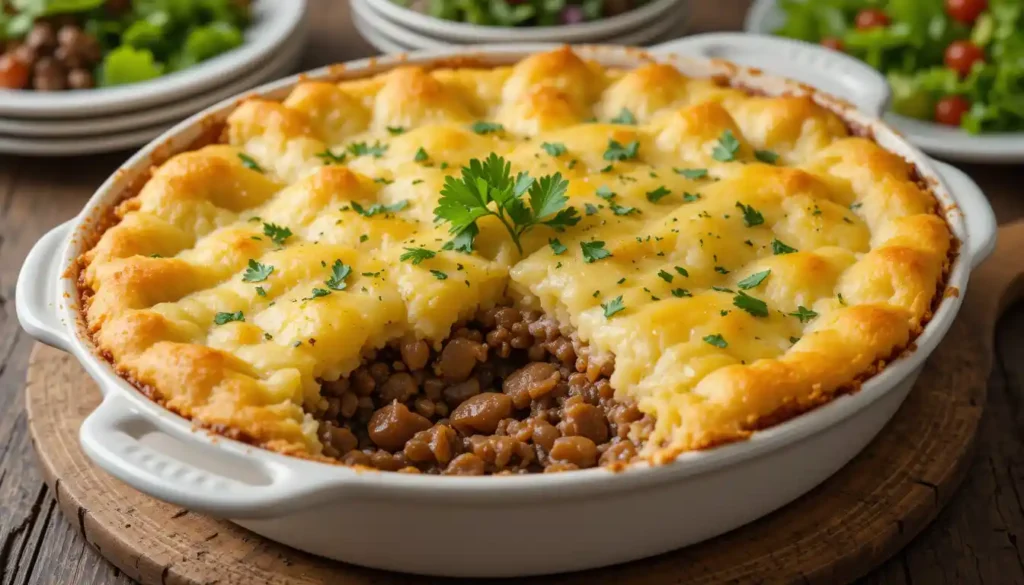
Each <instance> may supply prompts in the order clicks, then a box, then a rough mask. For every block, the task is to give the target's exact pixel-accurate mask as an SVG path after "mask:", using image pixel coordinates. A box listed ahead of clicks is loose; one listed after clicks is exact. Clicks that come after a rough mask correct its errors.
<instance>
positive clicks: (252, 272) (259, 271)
mask: <svg viewBox="0 0 1024 585" xmlns="http://www.w3.org/2000/svg"><path fill="white" fill-rule="evenodd" d="M272 272H274V267H273V266H267V265H266V264H260V263H259V262H257V261H256V260H253V259H252V258H250V259H249V267H248V268H246V269H245V272H244V273H243V274H242V282H263V281H264V280H266V279H267V277H269V276H270V274H271V273H272Z"/></svg>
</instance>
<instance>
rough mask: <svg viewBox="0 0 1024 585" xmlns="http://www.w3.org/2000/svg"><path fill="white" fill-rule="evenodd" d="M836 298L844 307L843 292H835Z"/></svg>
mask: <svg viewBox="0 0 1024 585" xmlns="http://www.w3.org/2000/svg"><path fill="white" fill-rule="evenodd" d="M836 298H837V299H839V304H840V305H842V306H844V307H845V306H846V299H844V298H843V293H837V294H836Z"/></svg>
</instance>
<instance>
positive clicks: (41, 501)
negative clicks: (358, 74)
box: [0, 0, 1024, 585]
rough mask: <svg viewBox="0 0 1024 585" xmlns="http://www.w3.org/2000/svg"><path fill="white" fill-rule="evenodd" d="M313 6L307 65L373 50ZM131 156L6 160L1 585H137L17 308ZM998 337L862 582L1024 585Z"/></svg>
mask: <svg viewBox="0 0 1024 585" xmlns="http://www.w3.org/2000/svg"><path fill="white" fill-rule="evenodd" d="M309 1H310V4H311V9H312V10H311V12H312V14H311V25H312V31H311V37H310V41H309V44H308V46H307V49H306V53H305V60H304V66H307V67H313V66H316V65H320V64H324V63H329V62H336V61H344V60H347V59H353V58H358V57H362V56H366V55H369V54H372V53H373V50H372V49H371V48H370V47H369V46H368V45H366V44H365V43H364V42H363V41H362V39H360V38H359V37H358V34H357V33H356V32H355V31H354V29H353V28H352V27H351V25H350V21H349V14H348V6H347V2H345V1H344V0H309ZM748 3H749V2H748V1H747V0H715V1H714V2H711V1H708V0H693V2H692V6H693V9H694V12H695V17H694V19H693V21H692V23H691V28H690V30H691V31H706V30H734V29H737V28H738V27H739V26H740V23H741V21H742V16H743V13H744V11H745V10H746V7H747V5H748ZM128 154H129V153H127V152H125V153H117V154H113V155H107V156H99V157H87V158H77V159H64V160H52V159H29V158H20V157H9V156H3V157H0V585H29V584H32V585H36V584H44V583H45V584H60V585H65V584H79V583H81V584H83V585H115V584H116V585H128V584H131V583H132V580H131V579H129V578H128V577H127V576H126V575H124V574H123V573H121V571H120V570H118V569H116V568H115V567H113V566H112V565H110V564H108V563H107V562H106V561H105V560H104V559H103V558H102V557H101V556H100V555H99V554H97V553H96V551H95V550H93V549H92V548H90V547H89V546H88V545H87V544H86V543H85V541H84V540H83V539H82V537H81V536H80V534H79V532H80V528H81V525H80V522H79V519H78V518H77V517H70V518H65V517H64V516H63V515H62V514H61V513H60V509H59V507H58V506H57V503H56V501H55V499H54V497H53V495H52V493H51V492H50V490H49V489H48V488H47V487H46V484H45V483H44V482H43V480H42V475H41V473H40V471H39V470H38V468H37V464H36V461H35V458H34V455H33V451H32V446H31V444H30V439H29V436H28V432H27V424H26V414H25V408H24V400H23V389H24V383H25V375H26V371H27V367H28V360H29V353H30V351H31V348H32V340H31V339H29V338H28V337H27V335H25V333H24V332H23V331H21V329H20V327H19V326H18V324H17V319H16V317H15V315H14V302H13V300H14V299H13V297H14V285H15V281H16V278H17V273H18V270H19V268H20V266H21V263H22V261H23V260H24V258H25V255H26V254H27V253H28V250H29V248H30V247H31V246H32V244H33V243H34V242H35V241H36V239H37V238H38V237H39V236H41V235H42V234H43V233H44V232H45V231H46V230H48V229H50V228H52V227H54V226H56V225H57V224H59V223H61V222H62V221H64V220H66V219H68V218H70V217H72V216H73V215H74V214H75V213H76V212H77V211H78V210H79V209H80V208H81V206H82V204H83V203H84V202H85V200H86V199H87V198H88V197H89V195H90V194H91V193H92V191H93V190H94V189H95V188H96V187H97V186H98V185H99V184H100V182H101V181H102V180H103V179H104V178H106V177H107V176H108V175H109V174H110V173H111V172H112V171H113V170H114V169H115V168H116V166H117V165H118V164H119V163H120V162H121V161H123V160H124V159H125V158H126V157H127V156H128ZM960 168H962V169H963V170H965V171H966V172H967V173H968V174H970V175H971V176H972V177H973V178H974V179H975V180H976V181H977V182H978V183H979V184H980V185H981V186H982V188H983V189H984V190H985V192H986V193H987V194H988V196H989V197H990V199H991V201H992V204H993V207H994V208H995V210H996V214H997V217H998V218H999V220H1000V223H1008V222H1010V221H1013V220H1015V219H1019V218H1022V217H1024V193H1022V187H1021V186H1022V185H1024V167H1021V166H1020V165H1017V166H1002V167H999V166H984V165H961V166H960ZM1021 246H1024V242H1022V243H1021V244H1020V245H1018V246H1017V248H1016V249H1017V250H1020V248H1021ZM1016 257H1017V258H1019V257H1020V254H1019V252H1018V254H1017V256H1016ZM1011 262H1012V257H1011ZM1018 262H1020V260H1018ZM994 340H995V343H994V345H995V360H994V365H993V367H992V370H991V373H990V375H989V385H988V392H987V399H986V400H987V402H986V406H985V414H984V417H983V420H982V424H981V427H980V431H979V434H978V444H977V454H976V457H975V459H974V461H973V463H972V464H971V465H970V467H969V469H968V471H967V477H966V479H965V481H964V483H963V485H962V486H961V488H960V489H959V490H958V491H957V493H956V494H954V495H952V497H951V501H950V503H949V505H948V506H947V507H946V508H945V509H944V510H943V511H942V512H941V513H940V514H939V516H938V518H937V519H936V520H935V521H934V523H932V525H931V526H929V527H928V528H927V529H926V530H925V531H924V532H923V533H922V534H921V535H919V536H918V537H917V538H915V539H914V540H913V541H912V542H911V543H910V544H909V545H908V546H907V547H906V548H904V549H903V550H902V551H901V552H899V553H898V554H896V555H895V556H893V557H892V558H891V559H890V560H889V561H888V562H886V563H885V564H883V565H882V566H881V567H879V568H878V569H877V570H875V571H874V572H872V573H871V574H869V575H868V576H867V577H865V578H864V579H862V580H861V581H859V582H858V583H860V584H863V585H867V584H871V585H876V584H878V585H881V584H887V585H912V584H917V585H946V584H949V585H954V584H956V585H959V584H967V585H971V584H988V585H992V584H997V585H1002V584H1011V585H1016V584H1024V359H1022V358H1024V306H1020V305H1017V306H1015V307H1012V308H1010V310H1009V311H1008V313H1007V314H1006V315H1005V317H1004V318H1003V319H1002V321H1001V323H1000V326H999V327H998V329H997V331H996V333H995V337H994Z"/></svg>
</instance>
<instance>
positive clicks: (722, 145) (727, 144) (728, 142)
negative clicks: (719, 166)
mask: <svg viewBox="0 0 1024 585" xmlns="http://www.w3.org/2000/svg"><path fill="white" fill-rule="evenodd" d="M739 150H740V141H739V140H736V136H735V135H734V134H733V133H732V130H726V131H724V132H722V135H721V136H720V137H719V138H718V144H716V145H715V147H714V148H713V149H712V150H711V158H713V159H715V160H717V161H718V162H729V161H733V160H736V153H737V152H739Z"/></svg>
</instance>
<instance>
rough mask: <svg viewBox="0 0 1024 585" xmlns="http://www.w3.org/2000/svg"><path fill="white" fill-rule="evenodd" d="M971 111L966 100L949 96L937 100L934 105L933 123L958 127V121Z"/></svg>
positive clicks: (969, 104) (969, 103)
mask: <svg viewBox="0 0 1024 585" xmlns="http://www.w3.org/2000/svg"><path fill="white" fill-rule="evenodd" d="M970 109H971V102H969V101H967V98H965V97H962V96H958V95H951V96H949V97H944V98H942V99H941V100H939V103H937V104H935V121H936V122H938V123H939V124H945V125H947V126H959V125H960V120H961V119H962V118H963V117H964V114H966V113H967V110H970Z"/></svg>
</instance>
